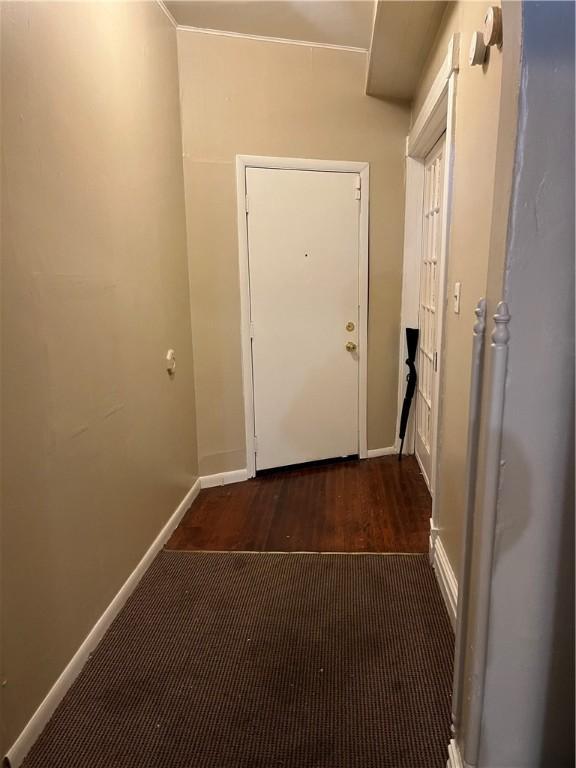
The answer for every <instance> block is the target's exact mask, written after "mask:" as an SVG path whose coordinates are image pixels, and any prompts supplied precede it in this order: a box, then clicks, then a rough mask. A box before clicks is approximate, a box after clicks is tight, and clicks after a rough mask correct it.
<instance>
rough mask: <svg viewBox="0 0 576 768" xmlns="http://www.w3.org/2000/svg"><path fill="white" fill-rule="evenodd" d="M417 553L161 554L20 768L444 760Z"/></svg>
mask: <svg viewBox="0 0 576 768" xmlns="http://www.w3.org/2000/svg"><path fill="white" fill-rule="evenodd" d="M452 653H453V635H452V630H451V627H450V624H449V621H448V617H447V614H446V611H445V608H444V605H443V603H442V599H441V596H440V594H439V592H438V588H437V586H436V582H435V578H434V574H433V573H432V570H431V568H430V565H429V564H428V560H427V557H426V556H425V555H343V554H330V555H321V554H273V553H249V554H243V553H226V552H219V553H208V552H167V551H164V552H162V553H161V554H160V555H159V556H158V558H157V559H156V560H155V562H154V563H153V565H152V566H151V568H150V570H149V571H148V573H147V574H146V575H145V576H144V579H143V580H142V582H141V583H140V585H139V586H138V588H137V590H136V591H135V592H134V594H133V595H132V597H131V598H130V600H129V601H128V603H127V604H126V606H125V608H124V609H123V611H122V612H121V613H120V615H119V616H118V618H117V619H116V620H115V622H114V623H113V625H112V626H111V628H110V630H109V631H108V632H107V634H106V636H105V637H104V639H103V640H102V642H101V644H100V645H99V647H98V648H97V650H96V651H95V653H94V654H93V656H92V657H91V659H90V661H89V662H88V663H87V665H86V667H85V668H84V670H83V672H82V673H81V675H80V677H79V678H78V679H77V681H76V682H75V683H74V685H73V686H72V688H71V689H70V691H69V692H68V694H67V696H66V697H65V699H64V700H63V702H62V703H61V705H60V706H59V708H58V709H57V711H56V713H55V714H54V716H53V718H52V720H51V721H50V723H49V724H48V726H47V727H46V729H45V731H44V733H43V734H42V736H41V737H40V739H39V740H38V742H37V743H36V745H35V746H34V747H33V749H32V751H31V752H30V754H29V755H28V757H27V759H26V760H25V762H24V766H25V768H56V766H57V767H58V768H100V767H101V768H104V767H105V768H168V767H172V766H175V767H176V766H177V767H178V768H436V767H437V768H444V766H445V765H446V756H447V745H448V741H449V738H450V731H449V722H450V689H451V671H452V670H451V667H452Z"/></svg>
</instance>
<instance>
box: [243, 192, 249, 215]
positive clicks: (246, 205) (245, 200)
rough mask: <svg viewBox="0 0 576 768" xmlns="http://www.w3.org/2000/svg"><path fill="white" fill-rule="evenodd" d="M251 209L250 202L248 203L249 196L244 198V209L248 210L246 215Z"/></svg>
mask: <svg viewBox="0 0 576 768" xmlns="http://www.w3.org/2000/svg"><path fill="white" fill-rule="evenodd" d="M249 207H250V206H249V202H248V195H245V196H244V208H245V209H246V213H248V208H249Z"/></svg>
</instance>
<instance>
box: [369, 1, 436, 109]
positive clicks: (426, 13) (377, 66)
mask: <svg viewBox="0 0 576 768" xmlns="http://www.w3.org/2000/svg"><path fill="white" fill-rule="evenodd" d="M445 8H446V2H443V1H442V2H440V1H439V0H411V2H397V0H378V2H377V6H376V15H375V18H374V35H373V37H372V45H371V47H370V56H369V60H368V75H367V78H366V93H367V94H369V95H370V96H380V97H383V98H388V99H390V98H394V99H406V100H410V99H411V98H412V97H413V96H414V92H415V90H416V85H417V83H418V80H419V78H420V74H421V72H422V67H423V65H424V62H425V61H426V57H427V56H428V53H429V51H430V48H431V46H432V44H433V42H434V38H435V36H436V33H437V31H438V27H439V25H440V22H441V20H442V14H443V13H444V10H445Z"/></svg>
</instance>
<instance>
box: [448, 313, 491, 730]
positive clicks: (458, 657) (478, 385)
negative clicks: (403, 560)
mask: <svg viewBox="0 0 576 768" xmlns="http://www.w3.org/2000/svg"><path fill="white" fill-rule="evenodd" d="M474 314H475V316H476V322H475V323H474V329H473V334H472V373H471V380H470V399H469V406H468V447H467V450H466V505H465V507H464V527H463V529H462V549H461V555H460V573H459V577H458V588H459V593H460V600H459V601H458V610H457V616H456V632H455V635H456V642H455V645H454V677H453V685H452V730H453V732H454V733H456V734H457V733H458V732H459V730H460V721H461V716H462V691H463V686H464V665H465V660H466V643H467V637H468V605H469V600H470V580H471V568H472V549H473V542H474V520H473V517H474V506H475V502H476V478H477V474H478V443H479V440H480V404H481V400H482V378H483V370H484V331H485V328H486V300H485V299H480V300H479V302H478V304H477V305H476V309H475V310H474Z"/></svg>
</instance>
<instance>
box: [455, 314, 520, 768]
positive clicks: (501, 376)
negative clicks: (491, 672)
mask: <svg viewBox="0 0 576 768" xmlns="http://www.w3.org/2000/svg"><path fill="white" fill-rule="evenodd" d="M509 323H510V313H509V312H508V305H507V304H506V302H504V301H501V302H500V303H499V304H498V307H497V309H496V314H495V315H494V330H493V331H492V344H491V348H492V366H491V371H490V376H491V381H490V407H489V411H488V413H487V414H486V417H485V418H486V425H487V439H486V446H485V457H484V476H483V477H482V478H481V483H482V488H483V492H482V510H481V514H480V530H479V532H480V536H479V542H480V543H479V547H480V555H479V566H478V584H477V586H476V596H475V601H474V602H475V605H474V607H475V615H474V621H473V627H472V638H471V640H470V642H469V644H468V645H469V646H471V647H472V648H473V649H474V654H473V656H472V662H471V672H470V679H471V681H472V685H471V688H470V690H469V692H468V696H469V705H468V713H467V723H466V729H465V730H466V748H465V751H464V758H465V760H466V763H468V764H470V765H473V766H476V765H477V764H478V754H479V749H480V734H481V729H482V708H483V704H484V683H485V675H486V659H487V654H488V619H489V616H490V592H491V589H492V568H493V558H494V548H495V541H494V539H495V535H496V518H497V506H498V495H499V484H500V470H501V456H502V423H503V420H504V398H505V394H506V374H507V368H508V342H509V340H510V331H509V329H508V324H509Z"/></svg>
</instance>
